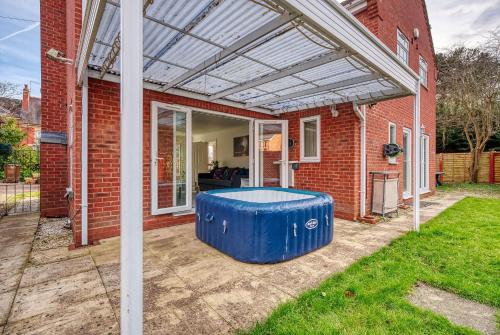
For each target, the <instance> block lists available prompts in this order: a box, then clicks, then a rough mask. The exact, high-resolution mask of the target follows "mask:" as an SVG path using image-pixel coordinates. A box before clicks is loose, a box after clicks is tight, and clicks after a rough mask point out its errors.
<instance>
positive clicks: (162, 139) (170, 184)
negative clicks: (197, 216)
mask: <svg viewBox="0 0 500 335" xmlns="http://www.w3.org/2000/svg"><path fill="white" fill-rule="evenodd" d="M191 151H192V140H191V110H190V109H186V108H182V107H179V106H172V105H167V104H162V103H158V102H153V103H152V105H151V190H152V192H151V208H152V212H153V214H166V213H173V212H179V211H185V210H190V209H191V203H192V194H191V193H192V178H191V174H192V173H191V169H192V164H191V159H192V157H191Z"/></svg>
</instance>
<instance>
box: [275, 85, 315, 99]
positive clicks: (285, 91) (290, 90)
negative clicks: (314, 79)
mask: <svg viewBox="0 0 500 335" xmlns="http://www.w3.org/2000/svg"><path fill="white" fill-rule="evenodd" d="M314 87H316V86H314V85H311V84H302V85H296V86H290V87H288V88H285V89H283V90H280V91H272V92H273V93H274V94H276V95H277V96H283V95H286V94H290V93H295V92H300V91H303V90H307V89H310V88H314Z"/></svg>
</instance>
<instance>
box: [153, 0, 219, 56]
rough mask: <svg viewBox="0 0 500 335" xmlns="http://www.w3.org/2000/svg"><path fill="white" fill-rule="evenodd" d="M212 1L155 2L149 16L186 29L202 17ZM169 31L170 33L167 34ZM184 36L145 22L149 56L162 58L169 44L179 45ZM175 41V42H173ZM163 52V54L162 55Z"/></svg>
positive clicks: (173, 0)
mask: <svg viewBox="0 0 500 335" xmlns="http://www.w3.org/2000/svg"><path fill="white" fill-rule="evenodd" d="M210 3H211V0H203V1H186V0H184V1H177V0H165V1H154V2H153V4H152V5H151V6H150V7H149V8H148V10H147V14H148V15H149V16H152V17H154V18H155V19H158V20H159V21H162V22H167V23H168V24H170V25H173V26H175V27H176V28H179V29H184V28H186V27H187V26H188V25H189V24H190V23H191V22H193V20H194V19H195V18H197V17H198V16H200V15H202V13H204V11H205V10H206V8H207V6H208V5H209V4H210ZM167 31H168V33H167ZM183 38H184V35H183V34H181V33H179V32H178V31H176V30H174V29H172V30H171V29H169V28H167V27H165V26H163V25H161V24H159V23H157V22H154V21H150V20H147V19H145V20H144V46H145V51H146V53H147V54H149V55H151V56H155V57H159V56H162V54H163V53H164V52H165V50H164V48H166V47H167V46H168V44H169V43H171V44H175V43H178V42H179V40H180V39H183ZM174 40H175V42H173V41H174ZM169 47H170V46H169ZM160 52H161V53H160Z"/></svg>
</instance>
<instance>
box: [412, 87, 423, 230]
mask: <svg viewBox="0 0 500 335" xmlns="http://www.w3.org/2000/svg"><path fill="white" fill-rule="evenodd" d="M416 84H417V88H416V91H417V95H416V96H415V104H414V106H415V107H414V111H413V136H414V138H413V229H414V230H415V231H419V230H420V162H421V159H422V157H420V144H421V139H422V136H421V135H422V134H421V132H422V130H421V129H420V81H417V83H416Z"/></svg>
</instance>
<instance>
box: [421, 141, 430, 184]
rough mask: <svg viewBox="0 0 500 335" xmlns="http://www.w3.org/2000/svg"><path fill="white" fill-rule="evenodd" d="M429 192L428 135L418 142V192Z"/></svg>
mask: <svg viewBox="0 0 500 335" xmlns="http://www.w3.org/2000/svg"><path fill="white" fill-rule="evenodd" d="M426 192H429V135H422V136H421V142H420V193H426Z"/></svg>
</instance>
